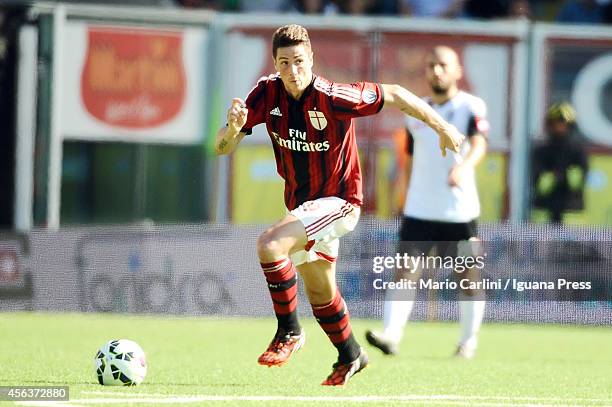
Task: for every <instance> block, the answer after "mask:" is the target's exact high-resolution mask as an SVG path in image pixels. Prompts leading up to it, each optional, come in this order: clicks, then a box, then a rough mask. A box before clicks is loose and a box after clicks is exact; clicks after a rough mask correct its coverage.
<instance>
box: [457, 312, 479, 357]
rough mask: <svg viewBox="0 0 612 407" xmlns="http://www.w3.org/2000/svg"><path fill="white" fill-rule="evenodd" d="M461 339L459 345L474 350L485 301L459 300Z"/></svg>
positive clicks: (476, 344)
mask: <svg viewBox="0 0 612 407" xmlns="http://www.w3.org/2000/svg"><path fill="white" fill-rule="evenodd" d="M459 307H460V310H461V317H460V319H459V321H460V325H461V339H460V340H459V346H462V347H465V348H468V349H470V350H475V349H476V347H477V346H478V337H477V335H478V330H479V329H480V324H481V323H482V318H483V316H484V309H485V301H459Z"/></svg>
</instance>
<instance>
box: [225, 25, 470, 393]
mask: <svg viewBox="0 0 612 407" xmlns="http://www.w3.org/2000/svg"><path fill="white" fill-rule="evenodd" d="M272 57H273V60H274V67H275V68H276V70H277V71H278V72H277V73H276V74H273V75H270V76H267V77H263V78H261V79H260V80H259V81H258V82H257V84H256V85H255V87H254V88H253V89H252V90H251V91H250V93H249V95H248V96H247V98H246V101H243V100H242V99H239V98H235V99H233V100H232V103H231V106H230V108H229V110H228V112H227V125H226V126H225V127H222V128H221V129H219V131H218V132H217V139H216V145H215V148H216V152H217V153H218V154H228V153H231V152H232V151H233V150H234V149H235V148H236V146H237V145H238V143H239V142H240V141H241V140H242V139H243V138H244V137H245V136H246V135H248V134H251V130H252V128H253V127H254V126H256V125H258V124H260V123H265V125H266V129H267V131H268V134H269V136H270V139H271V141H272V147H273V149H274V154H275V157H276V165H277V171H278V173H279V175H280V176H281V177H282V178H283V179H284V180H285V205H286V207H287V211H288V213H287V215H286V216H284V217H283V218H282V219H281V220H279V221H278V222H277V223H276V224H274V225H272V226H271V227H270V228H268V229H267V230H266V231H265V232H264V233H263V234H262V235H261V236H260V237H259V240H258V242H257V253H258V256H259V260H260V262H261V268H262V269H263V272H264V275H265V278H266V281H267V283H268V288H269V291H270V295H271V297H272V303H273V306H274V312H275V314H276V318H277V321H278V325H277V330H276V333H275V335H274V337H273V339H272V341H271V343H270V345H269V346H268V348H267V349H266V351H265V352H264V353H263V354H262V355H261V356H260V357H259V360H258V362H259V364H261V365H265V366H281V365H283V364H285V363H286V362H287V360H288V359H289V357H290V356H291V355H292V354H293V353H294V352H295V351H297V350H298V349H299V348H300V347H301V346H303V345H304V340H305V336H304V331H303V330H302V328H301V327H300V324H299V322H298V318H297V312H296V307H297V285H296V284H297V275H296V269H297V271H298V272H299V273H300V275H301V277H302V279H303V281H304V286H305V290H306V294H307V296H308V299H309V301H310V303H311V306H312V311H313V314H314V316H315V318H316V319H317V322H318V323H319V324H320V326H321V328H322V329H323V330H324V331H325V333H326V334H327V336H328V337H329V339H330V341H331V342H332V344H333V345H334V346H335V347H336V348H337V350H338V361H337V362H336V363H335V364H334V365H333V368H332V373H331V374H330V375H329V376H328V377H327V379H325V380H324V381H323V383H322V384H323V385H331V386H335V385H343V384H345V383H346V382H347V381H348V380H349V379H350V378H351V376H353V375H354V374H355V373H357V372H359V371H360V370H362V369H363V368H364V367H365V366H366V365H367V363H368V359H367V355H366V354H365V352H364V351H363V350H362V349H361V347H360V346H359V344H358V343H357V341H356V340H355V337H354V336H353V334H352V330H351V324H350V321H349V314H348V311H347V309H346V304H345V302H344V300H343V299H342V295H341V294H340V290H339V289H338V288H337V287H336V279H335V271H336V257H337V255H338V247H339V240H338V238H340V237H341V236H343V235H344V234H346V233H348V232H350V231H352V230H353V229H354V228H355V226H356V224H357V221H358V219H359V207H360V205H361V203H362V189H361V188H362V187H361V170H360V167H359V157H358V154H357V146H356V142H355V128H354V123H353V120H352V119H353V118H355V117H361V116H368V115H373V114H376V113H378V112H379V111H380V110H381V109H382V108H383V107H387V106H395V107H397V108H399V109H401V110H402V111H403V112H405V113H406V114H410V115H412V116H414V117H417V118H419V119H420V120H422V121H423V122H425V123H427V124H428V125H429V126H431V127H432V128H434V129H435V130H436V132H437V134H438V135H439V141H438V142H437V143H438V146H439V148H440V149H441V150H442V152H443V153H445V151H446V149H449V150H451V151H457V150H458V148H459V145H460V144H461V143H462V141H463V135H462V134H460V133H459V132H458V131H457V129H456V128H455V127H454V126H452V125H450V124H448V123H447V122H446V121H445V120H444V119H443V118H442V117H440V116H439V115H438V114H437V113H436V112H435V111H434V110H433V109H432V108H431V107H430V106H429V105H428V104H427V103H425V102H424V101H422V100H421V99H420V98H418V97H416V96H415V95H413V94H412V93H410V92H409V91H407V90H406V89H404V88H402V87H400V86H398V85H381V84H375V83H368V82H357V83H353V84H341V83H334V82H331V81H329V80H327V79H325V78H323V77H321V76H318V75H315V74H314V73H313V71H312V67H313V52H312V49H311V45H310V40H309V37H308V32H307V31H306V29H304V28H303V27H301V26H299V25H286V26H283V27H280V28H279V29H278V30H276V32H275V33H274V35H273V37H272ZM433 136H434V137H435V133H434V134H433ZM436 139H437V137H436ZM253 204H256V203H255V202H254V203H253Z"/></svg>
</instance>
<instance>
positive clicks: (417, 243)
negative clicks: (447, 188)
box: [398, 216, 477, 256]
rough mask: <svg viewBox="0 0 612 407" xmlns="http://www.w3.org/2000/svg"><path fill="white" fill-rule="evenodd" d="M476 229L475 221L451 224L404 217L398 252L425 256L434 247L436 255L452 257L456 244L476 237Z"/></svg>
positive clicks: (455, 250)
mask: <svg viewBox="0 0 612 407" xmlns="http://www.w3.org/2000/svg"><path fill="white" fill-rule="evenodd" d="M476 229H477V225H476V221H475V220H472V221H470V222H465V223H453V222H437V221H432V220H421V219H416V218H411V217H408V216H404V218H403V219H402V226H401V228H400V236H399V240H400V244H399V247H398V250H399V251H400V252H403V253H411V254H414V255H420V254H425V255H427V254H428V253H429V252H430V251H431V250H432V249H433V248H434V247H435V248H436V251H437V252H438V255H441V256H454V255H455V254H456V252H457V242H459V241H461V240H469V239H470V238H473V237H476ZM406 242H412V243H406Z"/></svg>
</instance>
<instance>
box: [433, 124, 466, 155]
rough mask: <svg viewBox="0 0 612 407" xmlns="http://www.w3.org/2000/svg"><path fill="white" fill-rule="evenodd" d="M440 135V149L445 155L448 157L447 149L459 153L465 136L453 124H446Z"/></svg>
mask: <svg viewBox="0 0 612 407" xmlns="http://www.w3.org/2000/svg"><path fill="white" fill-rule="evenodd" d="M438 135H439V136H440V150H442V156H443V157H446V149H448V150H450V151H454V152H455V153H458V152H459V149H460V148H461V144H463V141H464V140H465V136H464V135H463V134H461V133H460V132H459V130H457V128H456V127H455V126H453V125H452V124H449V125H447V126H444V128H443V129H442V130H441V131H440V132H439V133H438Z"/></svg>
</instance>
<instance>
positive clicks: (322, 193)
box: [242, 74, 384, 210]
mask: <svg viewBox="0 0 612 407" xmlns="http://www.w3.org/2000/svg"><path fill="white" fill-rule="evenodd" d="M383 104H384V98H383V91H382V87H381V86H380V85H379V84H375V83H369V82H357V83H353V84H343V83H334V82H331V81H328V80H327V79H325V78H322V77H320V76H314V78H313V81H312V83H311V84H310V85H309V86H308V88H306V90H305V91H304V93H303V94H302V96H301V98H300V100H295V99H293V98H292V97H291V96H290V95H289V94H288V93H287V91H286V90H285V87H284V86H283V82H282V80H281V78H280V76H279V75H278V74H276V75H270V76H267V77H263V78H261V79H260V80H259V81H258V82H257V85H255V87H254V88H253V89H252V90H251V92H250V93H249V95H248V97H247V99H246V106H247V109H248V115H247V122H246V124H245V125H244V127H243V128H242V131H243V132H245V133H247V134H251V130H252V128H253V127H254V126H256V125H257V124H260V123H265V124H266V129H267V131H268V134H269V135H270V139H271V140H272V146H273V148H274V155H275V157H276V168H277V171H278V173H279V175H280V176H281V177H282V178H283V179H284V180H285V205H286V206H287V208H288V209H289V210H292V209H295V208H296V207H298V206H299V205H301V204H302V203H304V202H306V201H310V200H314V199H318V198H324V197H327V196H336V197H339V198H342V199H344V200H346V201H348V202H350V203H352V204H354V205H361V203H362V200H363V192H362V186H361V168H360V165H359V155H358V153H357V144H356V141H355V126H354V123H353V118H355V117H361V116H368V115H372V114H375V113H378V112H379V111H380V110H381V109H382V107H383Z"/></svg>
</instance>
